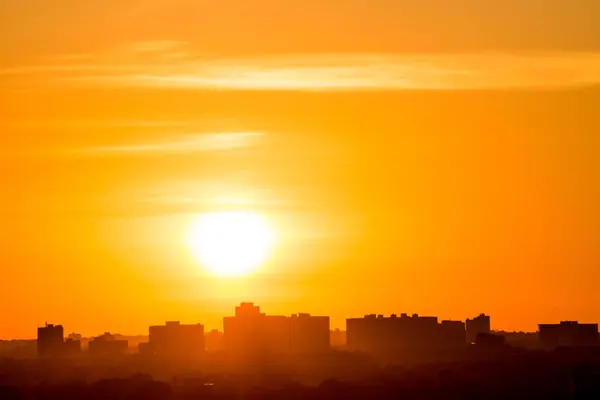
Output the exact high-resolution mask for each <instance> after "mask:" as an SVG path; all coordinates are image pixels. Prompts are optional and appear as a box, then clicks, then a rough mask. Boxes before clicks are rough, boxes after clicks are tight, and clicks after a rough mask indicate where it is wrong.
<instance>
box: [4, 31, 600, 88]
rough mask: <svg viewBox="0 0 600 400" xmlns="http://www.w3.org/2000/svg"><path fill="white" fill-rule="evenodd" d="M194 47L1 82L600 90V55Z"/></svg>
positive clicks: (154, 47) (162, 45) (152, 46)
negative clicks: (207, 53)
mask: <svg viewBox="0 0 600 400" xmlns="http://www.w3.org/2000/svg"><path fill="white" fill-rule="evenodd" d="M188 47H189V45H188V44H186V43H181V42H173V41H158V42H142V43H135V44H132V45H130V46H129V47H127V49H128V50H127V54H130V55H132V54H133V55H132V56H131V57H125V58H123V57H120V58H119V57H116V56H114V55H113V56H112V57H113V58H111V56H110V55H106V56H105V57H104V58H103V59H102V60H101V61H96V62H90V63H87V64H82V63H77V64H68V63H62V64H56V65H38V66H24V67H16V68H11V69H5V70H0V75H11V74H12V75H17V74H35V73H37V72H47V73H56V74H57V76H56V79H57V80H58V81H60V82H62V84H68V83H72V84H76V85H78V86H80V85H100V86H106V87H149V88H170V89H193V90H198V89H200V90H202V89H220V90H282V91H344V90H352V91H363V90H407V89H433V90H444V89H495V88H556V87H571V86H580V85H592V84H598V83H600V53H554V54H488V53H477V54H429V55H428V54H420V55H410V54H329V55H327V54H315V55H311V54H303V55H270V56H261V57H254V58H238V59H219V58H214V57H213V58H208V57H202V56H200V55H199V54H194V53H192V52H190V51H189V49H188ZM140 54H141V55H142V56H140ZM147 55H150V56H147ZM111 60H112V61H111Z"/></svg>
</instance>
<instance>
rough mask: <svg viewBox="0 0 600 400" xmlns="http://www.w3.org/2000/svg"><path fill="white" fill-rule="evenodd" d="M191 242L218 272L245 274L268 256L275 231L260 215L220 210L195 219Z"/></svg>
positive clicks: (203, 261)
mask: <svg viewBox="0 0 600 400" xmlns="http://www.w3.org/2000/svg"><path fill="white" fill-rule="evenodd" d="M189 242H190V246H191V248H192V250H193V252H194V253H195V255H196V257H197V258H198V260H199V261H200V262H201V263H202V265H203V266H204V267H206V268H207V269H209V270H210V271H211V272H212V273H214V274H215V275H219V276H243V275H248V274H250V273H252V272H253V271H254V270H255V269H256V268H258V267H259V266H260V264H261V263H262V262H264V261H265V260H266V259H267V257H268V256H269V253H270V251H271V247H272V245H273V231H272V230H271V228H270V226H269V225H268V224H267V222H266V221H265V220H264V219H263V218H262V217H261V216H260V215H258V214H254V213H249V212H217V213H211V214H204V215H202V216H201V217H200V218H199V219H198V220H197V221H196V222H195V224H194V226H193V227H192V230H191V232H190V236H189Z"/></svg>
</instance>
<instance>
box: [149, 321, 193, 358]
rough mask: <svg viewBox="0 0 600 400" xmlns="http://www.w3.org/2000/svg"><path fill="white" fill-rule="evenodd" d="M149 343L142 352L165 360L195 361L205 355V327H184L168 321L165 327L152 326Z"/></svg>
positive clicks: (177, 322) (178, 323)
mask: <svg viewBox="0 0 600 400" xmlns="http://www.w3.org/2000/svg"><path fill="white" fill-rule="evenodd" d="M148 331H149V336H148V343H147V344H146V345H145V346H142V347H141V348H140V349H143V350H142V352H144V353H146V354H151V355H152V356H153V357H158V358H163V359H177V360H184V359H186V360H190V361H191V360H194V359H198V358H200V357H201V356H202V354H204V325H202V324H195V325H183V324H181V323H180V322H179V321H167V322H166V323H165V325H157V326H151V327H150V328H149V329H148Z"/></svg>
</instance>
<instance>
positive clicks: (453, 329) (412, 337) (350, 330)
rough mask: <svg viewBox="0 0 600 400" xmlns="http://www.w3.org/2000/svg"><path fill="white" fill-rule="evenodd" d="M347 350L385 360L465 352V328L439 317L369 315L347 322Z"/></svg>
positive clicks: (456, 322)
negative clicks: (440, 320)
mask: <svg viewBox="0 0 600 400" xmlns="http://www.w3.org/2000/svg"><path fill="white" fill-rule="evenodd" d="M346 331H347V333H346V336H347V346H348V348H349V349H350V350H358V351H363V352H366V353H370V354H373V355H378V356H385V357H411V356H417V355H424V354H427V353H441V352H448V351H455V350H462V349H464V347H465V336H466V333H465V324H464V323H463V322H461V321H442V323H438V319H437V317H422V316H419V315H417V314H414V315H412V316H409V315H408V314H401V315H400V316H397V315H396V314H392V315H391V316H390V317H384V316H383V315H375V314H371V315H366V316H365V317H364V318H349V319H347V320H346Z"/></svg>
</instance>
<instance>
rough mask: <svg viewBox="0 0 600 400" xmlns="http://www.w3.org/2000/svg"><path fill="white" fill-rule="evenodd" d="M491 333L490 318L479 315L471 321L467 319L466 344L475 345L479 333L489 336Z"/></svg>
mask: <svg viewBox="0 0 600 400" xmlns="http://www.w3.org/2000/svg"><path fill="white" fill-rule="evenodd" d="M491 331H492V325H491V320H490V317H489V316H487V315H485V314H479V315H478V316H477V317H475V318H473V319H467V342H468V343H475V341H476V340H477V336H478V335H479V334H480V333H483V334H486V335H487V334H489V333H490V332H491Z"/></svg>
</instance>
